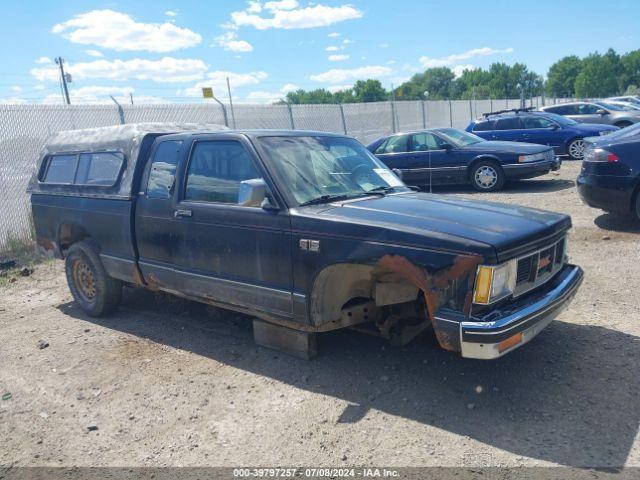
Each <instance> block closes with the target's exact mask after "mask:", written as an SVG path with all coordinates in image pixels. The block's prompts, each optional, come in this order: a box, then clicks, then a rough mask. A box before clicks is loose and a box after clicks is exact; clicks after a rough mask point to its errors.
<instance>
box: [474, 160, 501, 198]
mask: <svg viewBox="0 0 640 480" xmlns="http://www.w3.org/2000/svg"><path fill="white" fill-rule="evenodd" d="M469 177H470V180H471V185H473V188H475V189H476V190H478V191H479V192H495V191H496V190H500V189H501V188H502V187H503V186H504V182H505V176H504V171H503V170H502V168H501V167H500V165H498V164H497V163H496V162H494V161H491V160H482V161H480V162H478V163H476V164H475V165H474V166H473V167H472V168H471V172H470V174H469Z"/></svg>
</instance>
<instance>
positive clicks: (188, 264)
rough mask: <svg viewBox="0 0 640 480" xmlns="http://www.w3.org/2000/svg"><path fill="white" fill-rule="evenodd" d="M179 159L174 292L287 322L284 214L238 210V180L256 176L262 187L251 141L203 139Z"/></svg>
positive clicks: (229, 137)
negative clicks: (175, 285)
mask: <svg viewBox="0 0 640 480" xmlns="http://www.w3.org/2000/svg"><path fill="white" fill-rule="evenodd" d="M186 160H187V161H186V162H184V164H183V165H181V168H180V173H181V174H180V178H182V179H183V180H182V181H181V182H180V185H179V188H178V191H177V199H178V202H177V203H176V207H175V218H176V220H177V221H178V225H179V230H180V238H179V241H178V242H177V244H176V250H175V256H174V269H175V275H176V280H177V282H178V285H179V290H180V291H181V292H183V293H186V294H189V295H193V296H198V297H205V298H209V299H211V300H214V301H218V302H223V303H227V304H232V305H239V306H242V307H248V308H250V309H259V310H260V311H263V312H267V313H272V314H276V315H281V316H291V315H292V305H293V304H292V271H291V268H292V264H291V223H290V220H289V214H288V212H287V211H286V210H284V209H281V210H279V211H272V210H270V211H267V210H264V209H262V208H260V207H258V206H256V207H249V206H242V205H239V204H238V193H239V190H240V182H242V181H244V180H253V179H258V178H262V179H264V180H265V181H266V182H267V185H269V181H268V179H267V178H266V175H265V173H264V170H263V167H262V166H261V164H260V161H259V159H258V156H257V154H256V153H255V151H254V150H253V147H252V145H251V144H250V142H249V141H248V140H247V139H246V138H245V137H243V136H242V135H233V134H228V135H224V134H222V135H221V134H216V135H202V136H199V137H196V138H195V139H194V140H193V143H192V144H191V146H190V154H189V157H188V158H187V159H186Z"/></svg>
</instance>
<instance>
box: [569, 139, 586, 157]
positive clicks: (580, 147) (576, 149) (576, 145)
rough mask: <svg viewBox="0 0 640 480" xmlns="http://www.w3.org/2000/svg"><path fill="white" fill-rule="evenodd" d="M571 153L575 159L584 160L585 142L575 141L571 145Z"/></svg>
mask: <svg viewBox="0 0 640 480" xmlns="http://www.w3.org/2000/svg"><path fill="white" fill-rule="evenodd" d="M569 153H570V154H571V156H572V157H574V158H582V157H583V156H584V140H575V141H573V142H571V145H569Z"/></svg>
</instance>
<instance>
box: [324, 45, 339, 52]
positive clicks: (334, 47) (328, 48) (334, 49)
mask: <svg viewBox="0 0 640 480" xmlns="http://www.w3.org/2000/svg"><path fill="white" fill-rule="evenodd" d="M340 50H342V48H341V47H336V46H335V45H330V46H328V47H327V48H325V51H326V52H338V51H340Z"/></svg>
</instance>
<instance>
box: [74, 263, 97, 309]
mask: <svg viewBox="0 0 640 480" xmlns="http://www.w3.org/2000/svg"><path fill="white" fill-rule="evenodd" d="M73 281H74V283H75V284H76V286H77V287H78V292H79V293H80V295H81V296H82V298H83V299H84V300H86V301H87V302H92V301H93V299H94V298H95V297H96V278H95V277H94V275H93V270H91V267H89V265H87V264H86V263H85V262H83V261H82V260H76V261H75V262H74V264H73Z"/></svg>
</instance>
